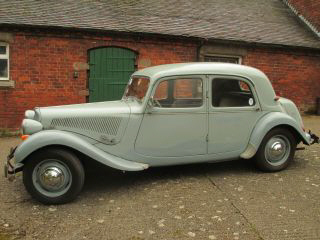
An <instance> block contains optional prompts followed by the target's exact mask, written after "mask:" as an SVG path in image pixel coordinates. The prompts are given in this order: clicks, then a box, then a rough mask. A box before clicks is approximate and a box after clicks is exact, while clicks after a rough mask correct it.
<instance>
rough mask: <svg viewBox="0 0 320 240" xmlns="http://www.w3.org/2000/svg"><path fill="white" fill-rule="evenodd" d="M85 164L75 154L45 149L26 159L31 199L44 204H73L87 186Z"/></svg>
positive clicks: (24, 178) (24, 170) (24, 173)
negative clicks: (85, 185) (85, 183)
mask: <svg viewBox="0 0 320 240" xmlns="http://www.w3.org/2000/svg"><path fill="white" fill-rule="evenodd" d="M84 178H85V174H84V169H83V166H82V163H81V162H80V160H79V159H78V158H77V156H76V155H74V154H73V153H72V152H70V151H67V150H63V149H45V150H42V151H39V152H37V153H35V154H33V155H32V156H31V157H30V158H29V159H27V161H26V164H25V166H24V169H23V183H24V185H25V187H26V189H27V191H28V192H29V193H30V195H31V196H32V197H34V198H35V199H36V200H38V201H39V202H42V203H44V204H61V203H66V202H70V201H72V200H73V199H74V198H75V197H76V196H77V195H78V194H79V193H80V191H81V189H82V187H83V184H84Z"/></svg>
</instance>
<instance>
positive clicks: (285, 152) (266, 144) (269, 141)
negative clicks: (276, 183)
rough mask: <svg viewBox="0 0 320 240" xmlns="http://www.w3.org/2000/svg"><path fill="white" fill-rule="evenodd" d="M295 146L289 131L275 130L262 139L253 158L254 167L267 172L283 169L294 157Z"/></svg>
mask: <svg viewBox="0 0 320 240" xmlns="http://www.w3.org/2000/svg"><path fill="white" fill-rule="evenodd" d="M296 146H297V143H296V140H295V138H294V136H293V134H292V133H291V132H290V131H289V130H287V129H283V128H275V129H273V130H271V131H270V132H269V133H267V135H266V136H265V137H264V138H263V140H262V142H261V144H260V147H259V149H258V151H257V153H256V156H255V162H256V165H257V166H258V168H259V169H261V170H263V171H268V172H274V171H280V170H282V169H285V168H286V167H287V166H288V165H289V163H290V162H291V161H292V159H293V157H294V153H295V149H296Z"/></svg>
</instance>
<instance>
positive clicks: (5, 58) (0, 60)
mask: <svg viewBox="0 0 320 240" xmlns="http://www.w3.org/2000/svg"><path fill="white" fill-rule="evenodd" d="M0 80H9V45H8V44H7V43H3V42H0Z"/></svg>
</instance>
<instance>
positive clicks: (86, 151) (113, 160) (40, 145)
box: [14, 130, 148, 171]
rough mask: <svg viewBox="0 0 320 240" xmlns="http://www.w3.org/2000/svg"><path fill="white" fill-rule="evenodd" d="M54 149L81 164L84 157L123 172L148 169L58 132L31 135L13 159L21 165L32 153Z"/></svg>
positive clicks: (69, 134) (140, 164)
mask: <svg viewBox="0 0 320 240" xmlns="http://www.w3.org/2000/svg"><path fill="white" fill-rule="evenodd" d="M55 147H58V148H63V149H67V150H69V151H72V152H73V153H74V154H75V155H76V156H78V157H79V159H80V161H81V162H82V163H83V159H85V158H82V160H81V156H85V157H87V158H91V159H93V160H95V161H97V162H100V163H102V164H104V165H106V166H109V167H111V168H115V169H119V170H124V171H140V170H144V169H146V168H148V165H147V164H143V163H137V162H132V161H128V160H125V159H123V158H120V157H117V156H114V155H111V154H109V153H107V152H104V151H102V150H101V149H99V148H97V147H96V146H94V145H92V144H91V143H89V142H87V141H85V140H84V139H82V138H80V137H78V136H76V135H75V134H72V133H69V132H64V131H59V130H46V131H41V132H38V133H35V134H33V135H31V136H30V137H29V138H28V139H27V140H26V141H24V142H23V143H21V144H20V145H19V146H18V147H17V149H16V151H15V154H14V157H15V160H16V162H17V163H19V164H21V163H22V164H23V163H25V162H26V161H28V159H30V157H31V156H32V155H33V154H34V153H36V152H38V151H42V150H44V149H47V148H55Z"/></svg>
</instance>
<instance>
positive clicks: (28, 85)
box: [0, 32, 196, 129]
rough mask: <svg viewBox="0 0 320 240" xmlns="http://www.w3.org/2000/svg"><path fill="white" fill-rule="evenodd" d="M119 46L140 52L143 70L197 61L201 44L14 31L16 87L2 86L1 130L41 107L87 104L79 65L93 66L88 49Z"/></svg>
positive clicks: (12, 75)
mask: <svg viewBox="0 0 320 240" xmlns="http://www.w3.org/2000/svg"><path fill="white" fill-rule="evenodd" d="M101 46H117V47H125V48H129V49H132V50H134V51H136V52H137V53H138V59H137V64H138V68H143V67H145V65H146V64H147V65H150V64H151V65H159V64H164V63H178V62H190V61H196V45H195V44H193V43H188V42H185V41H184V42H179V41H175V42H173V41H166V40H159V39H147V40H146V39H141V38H140V39H137V38H130V37H127V38H126V37H121V38H117V37H113V38H111V37H106V36H97V35H71V34H69V33H63V34H58V33H56V34H48V33H46V34H45V33H42V32H37V33H30V32H17V33H13V40H12V42H11V43H10V78H11V79H12V80H13V81H15V88H4V87H0V129H1V128H9V129H17V128H18V127H19V126H20V124H21V120H22V118H23V113H24V111H25V110H27V109H33V108H34V107H36V106H40V107H41V106H52V105H62V104H73V103H83V102H85V101H86V97H85V96H83V94H81V93H80V92H81V91H82V92H83V90H85V89H87V79H88V77H87V71H80V72H79V77H78V78H74V77H73V72H74V63H76V62H83V63H86V62H88V50H89V49H91V48H95V47H101Z"/></svg>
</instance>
